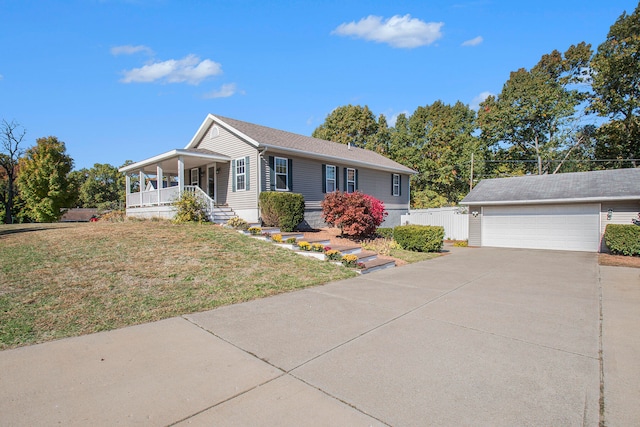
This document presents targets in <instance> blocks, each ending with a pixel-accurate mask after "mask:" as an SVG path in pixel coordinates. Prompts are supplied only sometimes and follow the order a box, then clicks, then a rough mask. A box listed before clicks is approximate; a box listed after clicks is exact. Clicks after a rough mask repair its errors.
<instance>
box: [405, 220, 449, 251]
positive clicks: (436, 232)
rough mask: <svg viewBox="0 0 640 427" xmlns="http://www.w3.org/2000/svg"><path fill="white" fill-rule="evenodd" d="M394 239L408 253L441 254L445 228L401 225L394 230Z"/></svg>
mask: <svg viewBox="0 0 640 427" xmlns="http://www.w3.org/2000/svg"><path fill="white" fill-rule="evenodd" d="M393 238H394V240H395V241H396V242H398V244H399V245H400V246H401V247H402V248H403V249H406V250H408V251H415V252H440V251H441V250H442V245H443V241H444V227H441V226H432V225H400V226H398V227H394V228H393Z"/></svg>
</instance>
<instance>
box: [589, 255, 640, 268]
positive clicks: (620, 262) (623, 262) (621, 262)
mask: <svg viewBox="0 0 640 427" xmlns="http://www.w3.org/2000/svg"><path fill="white" fill-rule="evenodd" d="M598 262H599V264H600V265H609V266H612V267H633V268H640V257H638V256H624V255H611V254H599V255H598Z"/></svg>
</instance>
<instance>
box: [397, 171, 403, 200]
mask: <svg viewBox="0 0 640 427" xmlns="http://www.w3.org/2000/svg"><path fill="white" fill-rule="evenodd" d="M398 196H402V175H400V174H398Z"/></svg>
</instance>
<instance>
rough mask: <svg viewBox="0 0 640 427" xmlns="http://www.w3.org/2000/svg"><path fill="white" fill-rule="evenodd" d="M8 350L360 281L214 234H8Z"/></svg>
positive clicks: (2, 293) (83, 227)
mask: <svg viewBox="0 0 640 427" xmlns="http://www.w3.org/2000/svg"><path fill="white" fill-rule="evenodd" d="M0 273H1V274H0V349H7V348H13V347H18V346H22V345H28V344H34V343H39V342H44V341H48V340H53V339H58V338H63V337H69V336H77V335H83V334H87V333H92V332H98V331H104V330H110V329H114V328H120V327H123V326H128V325H133V324H139V323H145V322H150V321H155V320H160V319H164V318H168V317H173V316H178V315H181V314H186V313H193V312H198V311H204V310H209V309H212V308H215V307H218V306H221V305H228V304H233V303H237V302H241V301H248V300H251V299H255V298H261V297H265V296H269V295H275V294H278V293H282V292H288V291H291V290H294V289H300V288H304V287H308V286H314V285H319V284H323V283H327V282H330V281H335V280H340V279H344V278H348V277H353V276H354V275H355V273H354V272H353V271H351V270H348V269H345V268H343V267H340V266H336V265H334V264H332V263H326V262H322V261H318V260H315V259H312V258H307V257H301V256H299V255H296V254H295V253H293V252H291V251H289V250H286V249H282V248H277V247H275V246H274V245H272V244H270V243H267V242H263V241H259V240H256V239H252V238H249V237H247V236H243V235H241V234H239V233H237V232H236V231H233V230H227V229H223V228H221V227H217V226H213V225H211V224H181V225H178V224H172V223H169V222H164V221H160V222H152V221H128V222H123V223H91V224H49V225H43V224H30V225H0Z"/></svg>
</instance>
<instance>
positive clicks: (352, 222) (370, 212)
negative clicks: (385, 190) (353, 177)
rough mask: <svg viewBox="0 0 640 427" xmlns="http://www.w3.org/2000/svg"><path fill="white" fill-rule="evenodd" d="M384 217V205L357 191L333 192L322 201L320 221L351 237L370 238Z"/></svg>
mask: <svg viewBox="0 0 640 427" xmlns="http://www.w3.org/2000/svg"><path fill="white" fill-rule="evenodd" d="M386 216H387V212H386V210H385V208H384V203H382V202H381V201H380V200H378V199H376V198H375V197H372V196H369V195H367V194H363V193H360V192H359V191H356V192H355V193H342V192H339V191H335V192H333V193H329V194H327V195H326V196H325V198H324V200H323V201H322V219H323V220H324V221H325V222H326V223H327V224H329V225H332V226H334V227H338V228H340V230H341V232H342V234H346V235H347V236H351V237H366V236H371V235H372V234H373V233H375V231H376V228H378V226H379V225H380V224H382V222H383V221H384V218H385V217H386Z"/></svg>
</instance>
